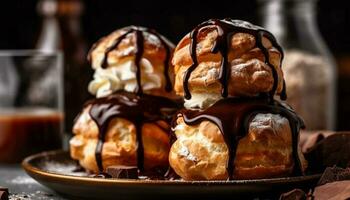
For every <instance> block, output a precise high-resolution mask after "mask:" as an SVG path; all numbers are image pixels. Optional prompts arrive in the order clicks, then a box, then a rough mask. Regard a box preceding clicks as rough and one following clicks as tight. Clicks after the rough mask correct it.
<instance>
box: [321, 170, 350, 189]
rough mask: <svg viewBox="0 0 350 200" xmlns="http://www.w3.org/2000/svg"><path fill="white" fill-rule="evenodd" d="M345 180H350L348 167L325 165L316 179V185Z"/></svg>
mask: <svg viewBox="0 0 350 200" xmlns="http://www.w3.org/2000/svg"><path fill="white" fill-rule="evenodd" d="M345 180H350V168H346V169H343V168H340V167H327V169H326V170H325V171H324V172H323V174H322V176H321V178H320V180H319V181H318V185H319V186H320V185H324V184H326V183H331V182H335V181H345Z"/></svg>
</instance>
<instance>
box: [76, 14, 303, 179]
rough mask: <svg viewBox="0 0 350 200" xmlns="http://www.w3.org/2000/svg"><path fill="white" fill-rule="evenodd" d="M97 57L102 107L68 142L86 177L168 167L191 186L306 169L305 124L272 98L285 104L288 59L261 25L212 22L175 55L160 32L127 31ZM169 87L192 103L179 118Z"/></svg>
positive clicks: (93, 109)
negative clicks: (114, 169)
mask: <svg viewBox="0 0 350 200" xmlns="http://www.w3.org/2000/svg"><path fill="white" fill-rule="evenodd" d="M89 59H90V61H91V65H92V67H93V69H94V70H95V74H94V79H93V80H92V81H91V82H90V85H89V88H88V89H89V91H90V92H91V93H92V94H94V95H96V99H93V100H91V101H89V102H87V103H86V105H85V106H84V108H83V110H82V112H81V114H80V115H79V116H78V117H77V119H76V122H75V125H74V127H73V133H74V134H75V136H74V137H73V138H72V139H71V140H70V149H71V150H70V153H71V157H72V158H73V159H76V160H78V161H79V163H80V165H81V166H82V167H84V168H85V169H87V170H88V171H91V172H94V173H98V172H104V171H106V169H107V168H108V167H111V166H116V167H121V168H123V166H127V167H133V166H137V167H138V169H139V171H141V172H147V171H152V170H155V169H156V168H167V167H168V166H169V165H170V167H171V168H172V169H173V170H174V172H175V173H176V174H177V175H178V176H180V177H181V178H182V179H184V180H227V179H256V178H271V177H282V176H289V175H293V174H298V173H299V174H302V173H303V172H304V171H305V169H306V166H307V162H306V161H305V159H304V157H303V155H302V153H301V151H300V149H299V148H298V145H297V143H298V138H299V135H298V134H299V129H300V128H302V127H303V121H302V120H301V119H300V118H299V117H298V116H297V114H296V113H295V112H294V111H293V110H292V109H291V108H290V107H289V106H287V105H285V104H284V103H281V102H279V101H277V100H275V99H274V96H275V95H281V97H282V98H281V99H284V97H285V95H284V92H285V90H284V89H285V83H284V78H283V72H282V70H281V62H282V59H283V52H282V49H281V47H280V46H279V45H278V44H277V42H276V40H275V38H274V37H273V35H272V34H271V33H269V32H267V31H266V30H264V29H262V28H261V27H257V26H255V25H252V24H250V23H248V22H244V21H239V20H231V19H224V20H209V21H206V22H203V23H202V24H200V25H199V26H198V27H196V28H195V29H193V31H191V32H190V33H189V34H187V35H186V36H185V37H184V38H183V39H182V40H181V41H180V42H179V44H178V45H177V46H176V48H175V50H174V51H173V45H172V44H171V43H170V42H169V41H167V40H166V39H165V38H164V37H163V36H161V35H159V34H158V33H156V32H155V31H153V30H149V29H146V28H142V27H133V26H132V27H126V28H123V29H120V30H117V31H115V32H113V33H111V34H110V35H108V36H106V37H104V38H102V39H101V40H100V41H99V42H97V43H96V44H95V45H94V46H93V48H92V50H91V51H90V54H89ZM170 61H171V63H172V65H173V66H171V65H170V64H171V63H170ZM169 66H170V67H169ZM173 82H174V84H172V83H173ZM171 85H173V89H174V91H175V93H176V94H177V95H179V96H183V97H184V107H185V108H183V109H181V110H179V111H177V110H178V108H179V107H178V105H177V104H176V103H174V101H172V100H171V99H175V98H176V95H175V93H173V92H172V91H171V90H169V89H171V88H170V86H171ZM171 119H172V122H170V121H171ZM171 135H172V137H173V138H170V136H171ZM171 141H172V142H173V143H172V144H171Z"/></svg>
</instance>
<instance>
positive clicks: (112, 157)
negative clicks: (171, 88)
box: [70, 106, 170, 173]
mask: <svg viewBox="0 0 350 200" xmlns="http://www.w3.org/2000/svg"><path fill="white" fill-rule="evenodd" d="M89 110H90V106H87V107H86V108H84V110H83V112H82V113H81V115H80V116H79V117H78V119H77V121H76V123H75V124H74V127H73V133H74V134H75V136H74V137H73V138H72V139H71V140H70V154H71V157H72V158H73V159H76V160H78V161H79V163H80V165H81V166H82V167H84V168H85V169H87V170H89V171H92V172H94V173H98V172H99V170H98V167H97V164H96V159H95V148H96V144H97V142H98V133H99V132H98V127H97V125H96V123H95V122H94V121H93V120H92V119H91V117H90V115H89ZM168 128H169V125H168V124H167V123H166V122H164V121H159V122H155V123H145V124H144V125H143V127H142V139H143V145H144V167H145V170H149V169H152V168H154V167H167V166H168V165H169V163H168V154H169V149H170V143H169V136H168V133H166V132H165V131H164V130H163V129H165V130H166V129H168ZM136 155H137V152H136V128H135V126H134V125H133V124H132V123H131V122H130V121H128V120H125V119H122V118H115V119H113V120H112V121H111V122H110V124H109V126H108V131H107V134H106V138H105V143H104V145H103V150H102V163H103V168H104V169H106V168H107V167H108V166H113V165H123V166H136V165H137V160H136Z"/></svg>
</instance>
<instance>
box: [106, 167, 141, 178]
mask: <svg viewBox="0 0 350 200" xmlns="http://www.w3.org/2000/svg"><path fill="white" fill-rule="evenodd" d="M106 172H107V174H109V175H111V176H112V178H125V179H138V168H137V166H110V167H107V170H106Z"/></svg>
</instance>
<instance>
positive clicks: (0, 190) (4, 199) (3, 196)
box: [0, 186, 9, 200]
mask: <svg viewBox="0 0 350 200" xmlns="http://www.w3.org/2000/svg"><path fill="white" fill-rule="evenodd" d="M8 199H9V190H8V188H5V187H1V186H0V200H8Z"/></svg>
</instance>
